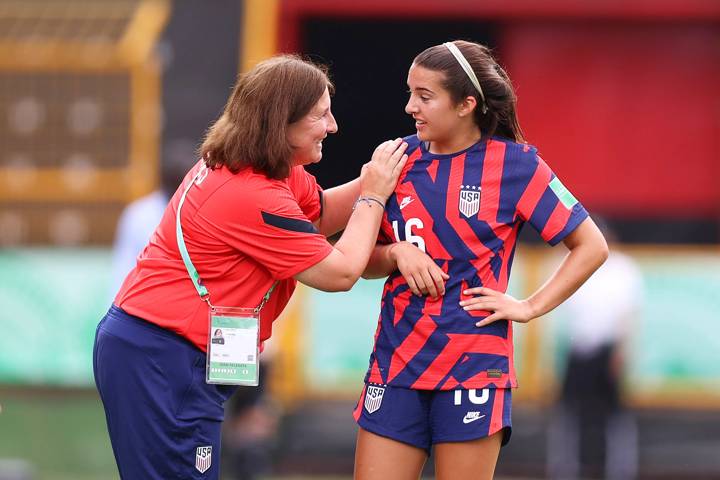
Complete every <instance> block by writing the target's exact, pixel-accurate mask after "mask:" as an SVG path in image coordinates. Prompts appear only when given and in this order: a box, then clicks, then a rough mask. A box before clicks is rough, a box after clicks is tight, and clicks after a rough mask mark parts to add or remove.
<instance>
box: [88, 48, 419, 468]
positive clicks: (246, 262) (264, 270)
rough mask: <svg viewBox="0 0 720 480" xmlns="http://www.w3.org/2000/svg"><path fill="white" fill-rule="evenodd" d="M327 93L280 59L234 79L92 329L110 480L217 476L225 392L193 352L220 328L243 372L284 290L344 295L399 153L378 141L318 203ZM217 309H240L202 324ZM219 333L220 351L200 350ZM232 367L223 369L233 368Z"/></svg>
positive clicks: (319, 73) (329, 129) (324, 81)
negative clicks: (115, 478)
mask: <svg viewBox="0 0 720 480" xmlns="http://www.w3.org/2000/svg"><path fill="white" fill-rule="evenodd" d="M331 90H332V84H331V83H330V81H329V80H328V77H327V75H326V73H325V72H324V70H323V69H321V68H319V67H317V66H316V65H313V64H312V63H309V62H306V61H303V60H301V59H300V58H297V57H294V56H288V55H283V56H278V57H274V58H271V59H269V60H266V61H264V62H261V63H260V64H258V65H257V66H255V67H254V68H252V69H251V70H250V71H249V72H248V73H246V74H245V75H243V76H241V77H240V79H239V80H238V82H237V84H236V85H235V88H234V90H233V93H232V95H231V96H230V99H229V100H228V102H227V105H226V107H225V111H224V112H223V114H222V116H221V117H220V118H219V119H218V120H217V122H215V124H214V125H213V126H212V127H211V128H210V130H209V132H208V135H207V137H206V139H205V142H204V143H203V145H202V148H201V153H202V158H201V159H200V160H199V161H198V162H197V164H196V165H195V166H194V167H193V168H192V169H191V170H190V172H188V174H187V175H186V177H185V179H184V181H183V182H182V185H181V186H180V187H179V189H178V190H177V191H176V192H175V195H173V197H172V199H171V200H170V204H169V205H168V208H167V209H166V210H165V214H164V215H163V217H162V220H161V222H160V224H159V225H158V227H157V229H156V230H155V232H154V233H153V235H152V237H151V238H150V242H149V244H148V245H147V246H146V247H145V249H144V250H143V252H142V253H141V254H140V255H139V257H138V261H137V265H136V266H135V268H134V269H133V270H132V271H131V272H130V273H129V274H128V276H127V278H126V279H125V282H124V283H123V285H122V287H121V288H120V292H119V293H118V294H117V296H116V298H115V301H114V302H113V306H112V307H111V308H110V310H109V311H108V313H107V315H106V316H105V317H104V318H103V319H102V321H101V322H100V324H99V325H98V329H97V333H96V338H95V348H94V353H93V370H94V373H95V383H96V385H97V387H98V391H99V392H100V397H101V398H102V402H103V405H104V408H105V414H106V418H107V424H108V431H109V433H110V440H111V443H112V447H113V452H114V454H115V459H116V461H117V465H118V470H119V472H120V476H121V478H123V479H133V480H135V479H157V480H165V479H169V478H203V479H217V478H218V475H219V473H218V472H219V468H218V466H219V459H220V428H221V423H222V420H223V414H224V410H223V404H224V402H225V401H226V400H227V399H228V397H229V396H230V395H231V394H232V393H233V391H234V390H235V387H234V386H233V385H226V384H222V383H228V382H222V381H220V383H221V384H216V383H208V382H206V378H207V376H209V375H210V374H211V373H213V370H212V369H206V357H207V356H206V351H208V350H211V349H213V350H214V349H216V348H220V349H223V348H225V351H227V350H228V349H229V348H230V346H228V342H230V339H231V338H233V337H232V336H231V334H230V333H228V330H231V331H239V330H241V328H242V329H243V330H244V331H243V332H240V333H234V334H233V335H234V338H235V339H236V340H237V339H238V338H239V337H242V338H243V339H248V340H245V342H246V345H245V347H246V351H247V352H250V353H249V355H248V356H247V357H243V358H242V362H254V363H253V365H256V362H257V357H256V355H255V353H254V352H256V351H257V349H258V344H260V343H261V342H262V341H264V340H266V339H267V338H269V337H270V334H271V331H272V322H273V320H275V319H276V318H277V317H278V315H279V314H280V313H281V312H282V310H283V308H284V307H285V305H286V304H287V302H288V300H289V299H290V296H291V295H292V293H293V290H294V288H295V285H296V280H297V281H300V282H302V283H304V284H306V285H309V286H311V287H314V288H318V289H321V290H326V291H338V290H347V289H349V288H350V287H351V286H352V285H353V283H355V281H356V280H357V279H358V277H359V276H360V275H361V273H362V272H363V269H364V268H365V265H366V264H367V261H368V258H369V257H370V254H371V253H372V250H373V247H374V245H375V240H376V238H377V232H378V228H379V226H380V221H381V217H382V212H383V207H384V203H385V201H386V199H387V197H388V196H389V195H390V194H391V193H392V191H393V189H394V187H395V184H396V182H397V178H398V176H399V174H400V171H401V170H402V168H403V165H404V163H405V161H406V159H407V157H406V156H405V155H404V150H405V147H406V146H407V145H406V144H405V143H403V142H402V141H401V139H397V140H394V141H388V142H385V143H383V144H382V145H380V146H379V147H378V148H377V149H376V150H375V152H374V154H373V156H372V159H371V160H370V162H368V163H367V164H366V165H365V166H364V167H363V169H362V173H361V175H360V178H359V179H357V180H354V181H352V182H349V183H348V184H345V185H341V186H339V187H336V188H333V189H329V190H327V191H326V192H324V194H323V191H322V190H321V189H320V188H319V186H318V185H317V183H316V182H315V178H314V177H313V176H312V175H310V174H309V173H307V172H306V171H305V170H304V168H303V167H304V165H307V164H310V163H316V162H319V161H320V159H321V158H322V142H323V139H324V138H325V137H326V136H327V135H328V134H331V133H335V132H336V131H337V123H336V122H335V118H334V117H333V115H332V113H331V110H330V91H331ZM358 196H359V197H358ZM353 205H355V207H354V208H353ZM180 227H181V228H180ZM343 227H344V228H345V230H344V233H343V234H342V236H341V237H340V239H339V240H338V241H337V243H335V245H331V244H330V243H328V241H327V239H326V236H327V235H331V234H333V233H335V232H337V231H338V230H340V229H341V228H343ZM188 259H189V260H188ZM191 267H192V268H191ZM193 269H195V271H194V272H193ZM198 277H199V279H201V281H200V280H198ZM203 289H204V290H203ZM203 291H204V293H202V292H203ZM218 306H224V307H239V308H245V309H247V310H246V311H245V313H244V314H243V317H242V318H239V319H235V320H233V322H234V323H232V324H230V325H228V324H227V323H222V321H225V322H227V318H228V317H226V316H225V317H223V316H221V315H215V318H217V317H218V316H220V317H221V321H220V323H216V324H214V323H213V322H215V321H216V320H214V319H210V318H209V313H210V312H216V311H217V308H221V307H218ZM253 309H254V310H255V313H248V311H250V312H252V311H253ZM228 311H229V310H228ZM258 312H259V320H258V319H257V315H258ZM236 316H237V315H236ZM251 316H252V317H251ZM249 317H251V318H252V321H249V320H251V318H249ZM221 324H222V327H223V328H222V333H223V339H224V340H223V342H218V344H216V345H214V344H213V343H210V342H208V337H209V336H211V335H210V334H211V333H215V330H217V328H215V329H213V326H214V325H215V326H216V327H219V326H221ZM241 324H242V325H250V326H251V327H252V328H247V327H241V326H239V325H241ZM233 325H234V326H233ZM228 326H230V327H232V328H230V329H228V328H227V327H228ZM239 341H242V340H239ZM222 345H225V347H222ZM235 345H237V343H236V344H235ZM214 351H216V352H217V351H218V350H214ZM230 353H235V352H230ZM209 356H211V357H212V354H210V355H209ZM227 356H229V354H228V355H227ZM233 362H235V363H226V364H225V365H227V366H230V367H234V366H240V365H243V364H242V363H239V361H237V360H233ZM230 370H231V369H229V368H228V369H225V370H223V372H221V373H228V371H230ZM216 371H217V370H216ZM248 371H249V370H248ZM230 373H236V372H235V370H232V371H231V372H230ZM211 380H213V379H211Z"/></svg>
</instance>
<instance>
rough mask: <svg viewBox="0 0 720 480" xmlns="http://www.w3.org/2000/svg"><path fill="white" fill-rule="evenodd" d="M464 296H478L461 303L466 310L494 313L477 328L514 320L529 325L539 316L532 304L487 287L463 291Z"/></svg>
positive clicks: (478, 324) (478, 323) (480, 322)
mask: <svg viewBox="0 0 720 480" xmlns="http://www.w3.org/2000/svg"><path fill="white" fill-rule="evenodd" d="M463 294H464V295H478V296H477V297H473V298H469V299H467V300H463V301H461V302H460V306H461V307H463V309H464V310H468V311H469V310H485V311H488V312H492V314H490V315H489V316H487V317H485V318H484V319H482V320H481V321H479V322H477V323H476V324H475V326H477V327H484V326H485V325H488V324H491V323H493V322H496V321H498V320H512V321H513V322H519V323H527V322H529V321H530V320H532V319H533V318H535V317H536V316H537V315H536V314H535V311H534V310H533V307H532V305H530V302H528V301H526V300H518V299H516V298H515V297H513V296H512V295H508V294H507V293H502V292H498V291H497V290H493V289H491V288H487V287H474V288H468V289H467V290H463Z"/></svg>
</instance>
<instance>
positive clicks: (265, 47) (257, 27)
mask: <svg viewBox="0 0 720 480" xmlns="http://www.w3.org/2000/svg"><path fill="white" fill-rule="evenodd" d="M279 12H280V10H279V0H245V2H244V9H243V23H242V29H241V35H242V38H241V43H240V61H239V62H238V65H240V70H241V72H247V71H248V70H249V69H250V68H252V66H253V65H255V64H256V63H258V62H260V61H261V60H265V59H266V58H268V57H271V56H273V55H275V54H276V53H277V38H278V24H279V19H278V15H279Z"/></svg>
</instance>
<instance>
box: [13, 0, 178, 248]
mask: <svg viewBox="0 0 720 480" xmlns="http://www.w3.org/2000/svg"><path fill="white" fill-rule="evenodd" d="M169 13H170V3H169V1H168V0H132V1H130V0H92V1H90V0H66V1H62V2H59V1H56V0H51V1H46V0H22V1H4V2H2V3H0V87H1V88H2V92H3V95H2V97H0V111H2V113H4V114H5V115H4V116H5V118H6V119H7V123H6V126H5V127H4V128H3V129H1V130H0V144H2V145H3V151H2V152H0V230H5V232H7V231H9V230H12V228H11V227H13V228H14V229H15V230H17V232H16V234H15V235H14V236H13V235H11V234H7V235H6V236H3V235H2V234H1V233H0V237H2V238H0V244H4V245H16V244H28V243H31V244H53V243H55V244H61V245H74V244H85V243H107V242H109V240H110V237H109V236H111V235H112V232H113V231H114V223H115V220H116V216H113V215H111V214H108V209H109V210H112V209H113V208H114V209H115V211H116V213H117V212H119V210H120V208H122V206H123V205H124V204H126V203H127V202H128V201H130V200H133V199H135V198H138V197H140V196H142V195H144V194H146V193H148V192H150V191H151V190H152V189H154V188H155V187H156V185H157V182H158V165H159V150H160V149H159V145H160V125H161V72H160V68H159V65H158V62H157V60H156V59H155V56H154V55H153V47H154V45H155V44H156V42H157V40H158V38H159V36H160V34H161V32H162V30H163V29H164V27H165V24H166V22H167V20H168V18H169ZM59 210H62V211H63V212H67V211H71V212H74V217H73V216H72V215H71V216H70V217H68V218H74V219H75V220H74V224H75V226H77V225H78V224H83V225H85V231H86V235H85V236H84V237H78V236H75V237H73V236H72V235H70V236H67V235H65V236H63V235H62V234H59V238H54V236H53V228H52V227H51V226H48V225H49V224H52V223H53V222H55V220H54V217H56V216H57V215H56V214H57V213H58V211H59ZM66 216H67V215H66ZM108 217H109V218H108ZM8 219H10V220H8ZM55 223H57V222H55ZM3 227H5V228H3ZM107 227H110V228H107ZM55 230H58V231H61V230H62V226H59V227H55ZM80 230H83V229H80ZM94 230H98V231H103V233H98V232H94ZM103 235H104V236H103ZM55 236H58V235H55Z"/></svg>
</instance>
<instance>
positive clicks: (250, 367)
mask: <svg viewBox="0 0 720 480" xmlns="http://www.w3.org/2000/svg"><path fill="white" fill-rule="evenodd" d="M208 325H209V331H208V343H207V363H206V367H205V381H206V382H207V383H217V384H223V385H247V386H257V384H258V381H259V375H260V364H259V363H258V354H259V353H260V352H259V347H258V345H259V343H260V342H259V340H260V328H259V326H260V314H259V312H258V311H257V310H256V309H254V308H237V307H218V306H212V307H211V308H210V321H209V322H208Z"/></svg>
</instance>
